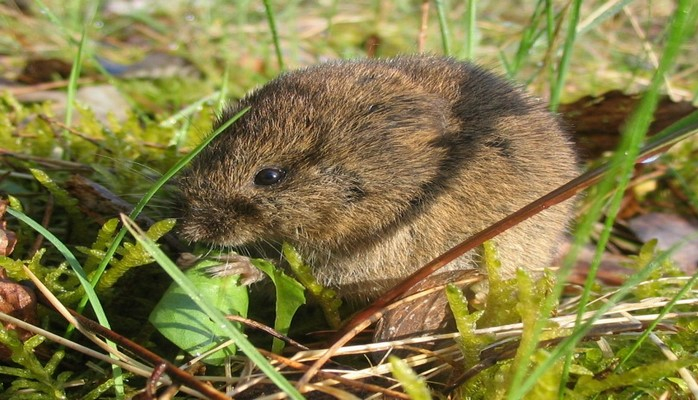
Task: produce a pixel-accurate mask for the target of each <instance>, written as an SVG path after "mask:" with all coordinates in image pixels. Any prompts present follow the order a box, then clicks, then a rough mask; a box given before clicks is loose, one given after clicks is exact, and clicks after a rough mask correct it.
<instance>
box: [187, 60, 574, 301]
mask: <svg viewBox="0 0 698 400" xmlns="http://www.w3.org/2000/svg"><path fill="white" fill-rule="evenodd" d="M248 105H250V106H252V108H251V110H250V111H249V112H248V113H247V114H245V115H244V116H243V117H242V118H241V119H240V120H239V121H237V122H236V123H234V124H233V125H232V126H231V127H230V128H228V130H227V131H226V132H223V133H222V134H221V135H220V136H219V137H218V138H216V139H215V140H214V141H213V142H212V143H211V144H210V145H209V147H208V148H206V149H205V150H204V151H203V152H202V153H201V154H200V155H199V156H198V157H197V158H196V159H195V160H194V162H193V163H192V165H191V167H190V168H189V169H188V170H187V171H186V172H185V174H184V176H183V177H182V179H181V180H180V187H181V190H182V194H183V204H184V212H183V215H182V228H181V231H182V233H183V234H184V236H185V237H187V238H188V239H191V240H194V241H204V242H209V243H213V244H218V245H226V246H245V245H247V246H249V245H252V244H254V243H279V242H281V241H288V242H289V243H291V244H293V245H294V246H296V248H297V249H298V250H299V251H300V252H301V253H302V254H303V255H304V256H305V257H306V259H307V261H308V262H309V263H310V264H311V265H312V266H313V267H314V269H315V271H316V276H317V277H318V279H319V280H320V281H321V282H322V283H324V284H325V285H328V286H330V287H334V288H336V289H338V291H339V293H340V294H341V295H343V296H344V297H347V298H350V299H356V300H365V299H370V298H373V297H375V296H377V295H378V294H380V293H382V292H384V291H385V290H386V289H387V288H389V287H390V286H391V285H394V284H395V283H397V282H398V281H399V280H400V279H402V278H404V277H406V276H407V275H408V274H410V273H411V272H413V271H415V270H416V269H417V268H419V267H420V266H421V265H423V264H424V263H426V262H427V261H429V260H431V259H432V258H434V257H436V256H438V255H439V254H440V253H442V252H443V251H445V250H447V249H448V248H450V247H451V246H453V245H454V244H456V243H458V242H460V241H462V240H464V239H465V238H467V237H468V236H470V235H472V234H474V233H476V232H478V231H480V230H482V229H483V228H485V227H487V226H488V225H490V224H492V223H493V222H495V221H497V220H498V219H500V218H502V217H504V216H506V215H507V214H510V213H511V212H513V211H515V210H517V209H519V208H520V207H522V206H523V205H525V204H527V203H529V202H530V201H532V200H534V199H536V198H538V197H540V196H541V195H543V194H545V193H547V192H549V191H550V190H552V189H554V188H555V187H557V186H559V185H560V184H562V183H564V182H566V181H568V180H569V179H571V178H573V177H574V175H575V173H576V165H575V156H574V154H573V151H572V149H571V146H570V144H569V143H568V141H567V139H566V137H565V134H564V132H563V131H562V129H561V128H560V124H559V123H558V121H557V118H556V117H555V116H554V115H552V114H551V113H549V112H548V111H547V110H546V107H545V104H544V103H543V102H541V101H540V100H538V99H536V98H533V97H531V96H529V95H527V94H526V93H525V92H524V91H522V90H521V89H519V88H518V87H515V86H513V85H511V84H510V83H507V82H506V81H504V80H503V79H501V78H499V77H497V76H495V75H493V74H491V73H489V72H486V71H484V70H482V69H480V68H478V67H476V66H473V65H471V64H467V63H464V62H459V61H455V60H453V59H449V58H442V57H431V56H410V57H399V58H394V59H388V60H359V61H338V62H332V63H327V64H321V65H317V66H314V67H310V68H306V69H301V70H298V71H294V72H289V73H286V74H283V75H281V76H280V77H279V78H277V79H275V80H273V81H271V82H269V83H268V84H267V85H265V86H264V87H262V88H260V89H258V90H256V91H255V92H253V93H251V94H250V95H248V96H247V97H245V98H244V99H242V100H241V101H240V102H239V103H238V104H236V105H234V106H232V107H230V108H229V109H228V110H227V111H226V112H225V113H224V115H223V116H222V118H221V121H225V120H227V119H228V118H230V117H231V116H232V115H234V114H235V113H237V112H238V111H239V110H241V109H242V108H243V107H245V106H248ZM271 166H276V167H281V168H283V169H284V170H285V171H286V172H287V174H286V177H285V179H284V180H283V181H281V182H280V183H277V184H274V185H271V186H258V185H255V183H254V177H255V174H256V173H257V172H258V171H259V170H261V169H263V168H265V167H271ZM570 207H571V205H570V204H569V203H566V204H563V205H560V206H557V207H555V208H553V209H550V210H547V211H545V212H544V213H542V214H540V215H538V216H536V217H534V218H531V219H529V220H528V221H526V222H524V223H522V224H520V225H518V226H516V227H515V228H513V229H511V230H509V231H507V232H505V233H504V234H502V235H500V236H499V237H498V238H497V239H496V242H497V245H498V249H499V253H500V258H501V261H502V264H503V267H504V270H505V273H506V274H508V275H511V274H512V273H513V271H514V270H515V269H516V268H526V269H529V270H533V269H537V268H542V267H545V266H548V264H549V263H550V261H551V258H552V256H553V254H554V253H555V252H556V249H557V247H558V244H559V243H560V239H561V237H562V236H563V233H564V231H565V226H566V224H567V222H568V220H569V216H570V214H571V211H570ZM472 253H473V252H471V253H470V254H467V255H466V256H464V257H461V258H460V259H459V260H457V261H456V262H454V263H453V264H452V265H451V267H450V268H452V269H466V268H474V267H476V266H477V265H476V264H477V262H476V258H477V257H475V254H472Z"/></svg>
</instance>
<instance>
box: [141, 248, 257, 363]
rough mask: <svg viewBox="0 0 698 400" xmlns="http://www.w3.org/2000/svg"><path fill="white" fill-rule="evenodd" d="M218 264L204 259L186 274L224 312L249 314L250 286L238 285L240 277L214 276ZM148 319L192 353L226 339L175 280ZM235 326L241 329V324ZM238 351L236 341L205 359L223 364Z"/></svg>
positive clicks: (218, 343)
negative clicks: (214, 269)
mask: <svg viewBox="0 0 698 400" xmlns="http://www.w3.org/2000/svg"><path fill="white" fill-rule="evenodd" d="M215 264H216V262H215V261H210V260H205V261H202V262H200V263H198V264H197V265H196V266H195V267H193V268H191V269H189V270H187V271H186V272H185V273H184V274H185V276H186V277H187V278H189V280H190V281H191V282H192V284H194V286H195V287H196V289H197V291H198V292H199V293H200V294H201V296H202V297H203V298H204V299H205V300H207V301H209V302H210V304H212V305H213V306H215V307H216V308H217V309H218V310H220V311H221V312H222V313H223V314H225V315H239V316H242V317H247V309H248V305H249V302H248V300H249V298H248V294H247V288H246V287H245V286H241V285H239V284H238V281H239V277H240V276H239V275H230V276H223V277H218V276H217V277H213V276H211V274H210V273H208V272H207V270H208V269H209V268H210V267H212V266H213V265H215ZM149 320H150V322H151V323H152V324H153V325H154V326H155V328H157V330H158V331H160V333H162V335H163V336H165V337H166V338H167V339H169V340H170V341H171V342H172V343H174V344H176V345H177V347H179V348H180V349H182V350H184V351H186V352H187V353H189V354H191V355H192V356H198V355H200V354H202V353H205V352H208V351H210V350H211V349H213V348H215V347H216V346H218V345H220V344H221V343H223V342H225V341H226V340H227V335H226V334H225V332H224V331H223V330H222V329H221V328H219V327H218V326H216V324H214V323H213V322H212V321H211V319H210V318H209V317H208V315H207V314H206V313H205V312H204V311H203V310H201V308H200V307H199V306H197V305H196V303H195V302H194V300H193V299H192V298H191V297H189V296H188V295H187V294H186V292H185V290H184V289H183V288H182V287H181V286H180V285H178V284H176V283H172V285H171V286H170V288H169V289H168V290H167V292H165V294H164V295H163V297H162V299H160V302H159V303H158V304H157V306H155V309H154V310H153V312H152V313H151V314H150V318H149ZM235 325H236V326H237V327H238V329H239V328H240V326H239V324H235ZM235 352H236V347H235V344H231V345H230V346H228V347H226V348H224V349H221V350H218V351H216V352H215V353H213V354H211V355H210V356H208V357H206V358H205V359H204V360H203V361H204V362H205V363H207V364H211V365H222V364H223V362H224V361H225V357H227V356H230V355H234V354H235Z"/></svg>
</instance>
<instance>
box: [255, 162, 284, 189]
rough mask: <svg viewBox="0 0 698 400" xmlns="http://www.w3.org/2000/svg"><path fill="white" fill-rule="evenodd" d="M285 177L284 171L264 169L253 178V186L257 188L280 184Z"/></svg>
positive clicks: (272, 168) (274, 168)
mask: <svg viewBox="0 0 698 400" xmlns="http://www.w3.org/2000/svg"><path fill="white" fill-rule="evenodd" d="M285 176H286V171H284V170H283V169H281V168H276V167H270V168H264V169H262V170H260V171H259V172H257V175H255V176H254V184H255V185H258V186H269V185H273V184H275V183H279V182H281V181H282V180H283V179H284V177H285Z"/></svg>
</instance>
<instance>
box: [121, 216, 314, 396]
mask: <svg viewBox="0 0 698 400" xmlns="http://www.w3.org/2000/svg"><path fill="white" fill-rule="evenodd" d="M124 225H125V227H126V228H127V229H128V231H129V232H131V234H132V235H133V236H134V237H135V238H136V240H138V242H139V243H141V244H142V245H143V247H144V248H145V249H146V250H147V251H148V253H150V254H151V255H152V256H153V258H154V259H155V260H157V263H158V264H159V265H160V266H161V267H162V268H163V269H164V270H165V271H166V272H167V274H168V275H170V276H171V277H172V279H173V280H174V281H175V282H176V283H177V284H178V285H179V286H181V287H182V288H183V289H184V291H185V293H186V294H187V296H188V297H190V298H192V300H193V301H194V302H195V303H196V305H197V306H199V307H201V309H203V310H204V311H205V312H206V315H207V316H208V318H210V319H211V320H212V321H213V324H215V325H217V326H220V327H221V329H222V330H223V332H224V333H225V335H226V336H227V337H229V338H230V339H232V340H234V341H235V343H236V344H237V346H238V347H239V348H240V350H241V351H242V352H244V353H245V354H246V355H247V357H249V359H250V361H251V362H252V363H254V365H256V366H257V368H259V369H260V370H261V371H262V372H263V373H264V374H265V375H266V376H268V377H269V379H271V381H272V382H273V383H274V384H276V386H277V387H278V388H279V389H281V390H283V391H284V392H285V393H286V394H287V395H288V396H289V397H290V398H292V399H297V400H301V399H303V395H301V394H300V392H299V391H298V390H297V389H296V388H295V387H294V386H293V385H291V383H290V382H289V381H288V380H287V379H286V378H284V377H283V376H282V375H281V374H280V373H279V372H278V371H277V370H276V369H274V367H273V366H272V365H271V364H270V363H269V361H268V360H267V359H266V358H264V356H263V355H262V354H260V353H259V351H257V349H256V348H255V347H254V346H253V345H252V343H250V341H249V340H247V338H246V337H245V335H243V334H242V333H241V332H240V330H239V329H237V327H235V325H234V324H232V323H231V322H230V321H228V320H227V319H225V317H224V316H223V313H221V312H220V310H218V309H217V308H216V307H215V306H214V305H213V304H211V302H210V301H209V300H208V299H207V298H205V297H204V296H202V295H201V293H200V292H199V290H198V289H197V288H196V286H194V284H193V283H192V282H191V280H190V279H189V278H188V277H187V276H186V275H184V273H182V271H180V269H179V268H178V267H177V266H176V265H175V264H174V263H173V262H172V260H170V259H169V258H168V257H167V256H166V255H165V253H163V252H162V250H160V248H159V247H158V246H157V245H156V244H155V243H154V242H153V241H152V240H150V239H149V238H148V237H146V236H145V233H144V232H143V231H142V230H141V229H140V228H139V227H138V226H136V225H135V223H134V222H133V221H132V220H130V219H129V218H128V217H124Z"/></svg>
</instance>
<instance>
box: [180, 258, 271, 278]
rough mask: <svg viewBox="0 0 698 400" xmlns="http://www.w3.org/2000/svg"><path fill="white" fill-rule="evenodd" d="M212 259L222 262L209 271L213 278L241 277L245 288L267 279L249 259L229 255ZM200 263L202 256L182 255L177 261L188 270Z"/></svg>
mask: <svg viewBox="0 0 698 400" xmlns="http://www.w3.org/2000/svg"><path fill="white" fill-rule="evenodd" d="M211 259H212V260H214V261H219V262H220V264H217V265H213V266H211V267H209V268H208V269H207V271H208V273H209V274H211V276H214V277H224V276H230V275H240V284H241V285H243V286H247V285H251V284H253V283H255V282H259V281H261V280H262V279H264V277H265V275H264V273H263V272H262V271H260V270H259V269H257V267H255V266H254V265H253V264H252V262H251V261H250V258H249V257H245V256H241V255H239V254H235V253H229V254H220V255H217V256H215V257H212V258H211ZM199 261H201V256H196V255H194V254H192V253H182V254H181V255H180V256H179V258H178V259H177V265H178V266H179V267H180V268H182V269H186V268H189V267H192V266H194V264H196V263H197V262H199Z"/></svg>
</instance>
